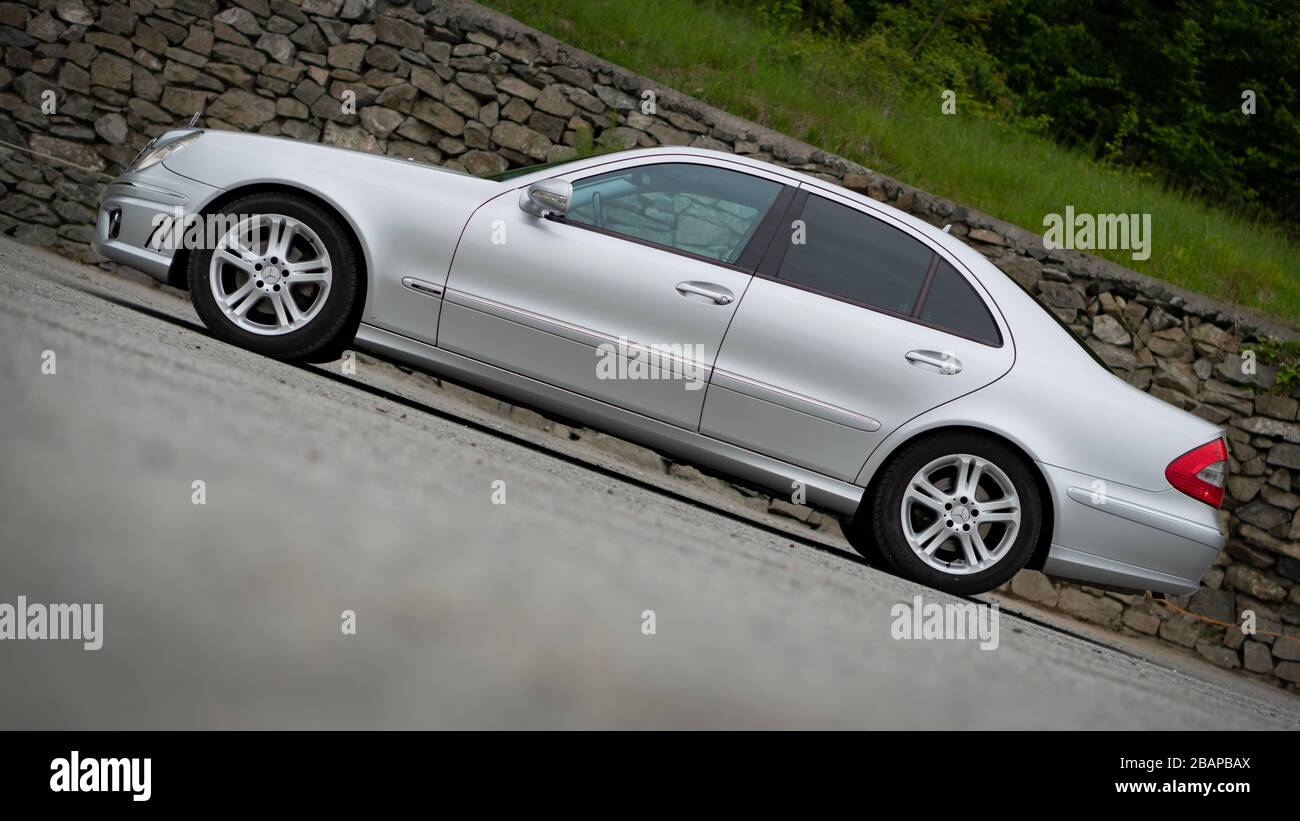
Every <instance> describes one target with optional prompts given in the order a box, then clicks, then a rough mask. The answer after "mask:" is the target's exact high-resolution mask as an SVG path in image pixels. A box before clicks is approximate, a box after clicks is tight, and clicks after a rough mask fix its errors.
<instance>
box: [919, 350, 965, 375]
mask: <svg viewBox="0 0 1300 821" xmlns="http://www.w3.org/2000/svg"><path fill="white" fill-rule="evenodd" d="M906 356H907V361H908V362H910V363H912V364H913V365H916V366H917V367H919V368H926V369H934V370H935V371H937V372H938V373H941V374H944V375H952V374H955V373H961V360H960V359H958V358H957V357H956V356H955V355H954V354H953V352H952V351H908V352H907V354H906Z"/></svg>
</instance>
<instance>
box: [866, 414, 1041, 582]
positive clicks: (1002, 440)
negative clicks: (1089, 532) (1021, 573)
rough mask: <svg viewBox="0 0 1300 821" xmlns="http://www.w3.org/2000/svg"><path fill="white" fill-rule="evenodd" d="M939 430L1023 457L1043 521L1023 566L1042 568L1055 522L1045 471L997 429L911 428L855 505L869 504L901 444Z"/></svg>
mask: <svg viewBox="0 0 1300 821" xmlns="http://www.w3.org/2000/svg"><path fill="white" fill-rule="evenodd" d="M943 433H967V434H974V435H976V436H982V437H985V438H987V439H990V440H992V441H995V442H998V443H999V444H1001V445H1003V446H1005V447H1007V448H1008V449H1010V450H1011V451H1012V452H1014V453H1015V454H1017V455H1018V456H1019V457H1020V458H1021V459H1022V460H1023V461H1024V463H1025V466H1026V467H1028V468H1029V475H1030V476H1032V477H1034V483H1035V485H1036V486H1037V488H1038V495H1039V497H1040V498H1041V499H1042V504H1043V510H1042V514H1043V523H1042V527H1041V528H1040V529H1039V533H1038V543H1037V544H1035V545H1034V551H1033V553H1031V554H1030V555H1029V560H1028V561H1026V562H1025V564H1024V566H1025V568H1027V569H1029V570H1042V569H1043V565H1044V564H1045V563H1046V562H1047V554H1048V552H1049V551H1050V550H1051V548H1052V533H1053V532H1054V530H1055V525H1056V509H1055V504H1054V502H1053V500H1052V490H1051V487H1050V486H1049V485H1048V484H1047V477H1046V475H1044V473H1043V470H1042V468H1040V467H1039V466H1038V463H1037V462H1036V461H1035V460H1034V458H1033V456H1031V455H1030V454H1029V452H1028V451H1026V450H1025V449H1024V447H1022V446H1021V445H1020V443H1018V442H1016V441H1015V440H1013V439H1010V438H1009V437H1007V436H1004V435H1003V434H1001V433H998V432H997V431H992V430H989V429H987V428H981V427H977V426H975V425H939V426H936V427H932V428H925V429H923V430H918V431H913V432H912V433H911V434H910V435H909V436H907V437H906V438H903V439H899V440H898V441H897V442H895V443H893V445H892V446H891V447H890V449H889V451H888V453H886V454H884V455H883V458H881V459H880V460H879V462H878V465H877V467H876V469H875V470H874V471H873V472H872V474H871V479H870V481H868V482H867V486H866V490H865V492H863V494H862V502H861V504H860V506H859V509H863V508H864V507H865V506H867V505H869V504H870V503H871V500H872V499H873V498H875V494H876V491H877V490H878V489H879V487H880V479H881V477H882V476H883V475H884V473H885V470H886V469H887V468H888V467H889V465H890V464H891V463H893V461H894V460H895V459H896V458H898V454H899V453H900V452H901V451H902V450H903V448H904V447H906V446H907V445H909V444H911V443H912V442H914V441H916V440H917V439H920V438H921V437H923V436H932V435H934V434H943Z"/></svg>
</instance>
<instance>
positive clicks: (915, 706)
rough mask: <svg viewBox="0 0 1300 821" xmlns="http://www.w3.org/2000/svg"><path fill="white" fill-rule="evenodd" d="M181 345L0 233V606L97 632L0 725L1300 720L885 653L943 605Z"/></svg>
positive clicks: (968, 724)
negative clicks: (67, 606)
mask: <svg viewBox="0 0 1300 821" xmlns="http://www.w3.org/2000/svg"><path fill="white" fill-rule="evenodd" d="M196 323H197V320H196V319H195V317H194V315H193V312H192V311H191V309H190V307H189V304H188V302H187V301H184V300H183V299H182V298H181V297H180V296H179V295H177V294H176V293H175V292H172V291H168V290H164V289H159V288H155V287H151V286H149V285H145V284H143V283H141V282H139V281H133V280H130V279H125V278H122V277H117V276H113V275H110V274H107V273H105V272H103V271H101V270H99V269H95V268H89V267H85V266H81V265H76V264H74V263H71V262H68V261H66V260H64V259H61V258H59V257H56V256H53V255H51V254H48V253H46V252H44V251H40V250H35V249H31V248H27V247H25V246H21V245H18V244H15V243H13V242H12V241H10V240H7V239H0V349H2V350H3V355H2V356H0V603H6V602H7V603H11V604H13V603H16V601H17V597H18V596H20V595H21V596H26V598H27V600H28V601H29V602H45V603H54V602H88V603H101V604H102V605H103V613H104V616H103V621H104V623H103V647H102V648H101V649H99V650H97V651H87V650H84V649H82V645H81V643H80V642H74V641H35V640H26V641H17V640H13V641H0V728H6V729H13V728H191V727H193V728H311V727H330V728H465V727H490V728H506V727H518V728H547V727H630V728H648V727H674V728H703V727H746V728H748V727H781V728H792V727H811V728H850V727H854V728H856V727H871V728H1129V729H1146V728H1175V729H1200V728H1289V729H1296V728H1298V727H1300V702H1297V700H1296V699H1295V697H1294V696H1292V695H1289V694H1287V693H1284V692H1280V691H1277V690H1275V689H1273V688H1269V687H1266V686H1263V685H1258V684H1256V683H1254V682H1250V681H1247V680H1245V679H1242V678H1238V677H1229V676H1227V675H1217V676H1216V675H1212V674H1210V673H1202V672H1199V668H1197V669H1196V670H1193V671H1190V672H1189V671H1186V670H1181V669H1175V667H1176V666H1177V665H1173V664H1170V663H1168V662H1167V661H1166V660H1162V659H1160V658H1156V657H1154V656H1152V657H1149V658H1147V657H1143V656H1142V654H1141V653H1133V652H1124V651H1122V650H1117V649H1112V648H1109V647H1105V646H1102V645H1100V644H1099V643H1098V642H1096V641H1090V640H1087V639H1086V638H1084V637H1081V636H1078V635H1074V634H1071V633H1069V632H1067V631H1062V630H1059V629H1054V628H1053V627H1051V626H1049V625H1044V624H1042V623H1039V622H1036V621H1030V620H1025V619H1022V618H1020V617H1017V616H1015V615H1011V614H1008V613H1005V612H1004V613H1003V614H1002V618H1001V620H1000V631H999V642H998V646H997V648H996V649H993V650H981V649H980V647H979V645H978V643H977V642H973V641H907V640H896V639H894V638H893V637H892V636H891V629H890V628H891V624H892V623H893V620H894V619H893V616H892V615H891V608H892V607H893V606H894V605H896V604H898V603H900V602H903V603H910V602H911V601H912V600H913V599H912V597H913V596H914V595H917V594H921V595H923V596H924V600H925V601H926V602H933V603H940V604H942V603H945V602H955V601H957V600H955V599H952V598H951V597H948V596H945V595H943V594H940V593H937V592H934V591H929V590H926V589H924V588H920V587H918V586H916V585H914V584H912V583H910V582H906V581H903V580H900V579H897V578H895V577H892V576H890V575H887V574H884V573H881V572H879V571H877V570H874V569H872V568H870V567H867V566H865V565H864V564H863V563H861V562H860V561H857V560H855V559H854V558H853V557H852V556H850V555H848V554H846V553H844V552H843V551H840V550H837V549H834V548H827V547H823V546H818V545H814V544H809V543H807V542H806V541H800V540H797V539H792V538H789V537H786V536H784V535H783V534H781V533H780V532H778V531H776V530H774V529H772V528H771V527H763V526H760V525H755V524H751V523H748V522H745V521H741V520H739V519H738V518H737V517H736V516H735V515H730V514H726V513H720V512H717V511H714V510H711V509H709V508H708V507H705V506H701V505H699V504H692V503H690V502H688V501H685V500H683V499H681V498H677V497H674V496H673V495H671V494H667V493H664V492H660V491H659V490H657V489H656V488H654V487H650V486H647V485H646V484H645V483H644V482H640V481H629V480H628V479H625V478H623V477H620V476H618V475H616V471H611V470H601V469H593V468H592V467H589V466H587V465H584V464H582V463H581V461H580V460H577V459H573V458H560V457H557V456H556V455H553V454H550V453H547V452H545V451H544V450H542V449H540V448H538V447H530V446H527V445H526V444H524V443H521V442H519V441H516V440H515V439H514V438H512V437H510V436H503V435H501V434H499V433H497V432H495V431H493V430H490V429H487V428H485V427H484V426H483V425H481V424H467V423H465V422H463V421H461V420H458V419H457V418H455V415H454V414H448V413H445V412H429V411H427V410H424V409H422V408H421V407H420V406H419V405H417V404H413V403H403V402H400V401H396V400H395V399H393V398H392V397H389V396H386V395H383V394H377V393H376V392H375V391H371V390H366V389H364V388H363V387H358V386H356V385H353V384H349V382H348V380H345V379H343V378H329V377H327V376H326V375H325V374H323V373H322V372H321V371H320V370H313V369H312V368H304V367H296V366H292V365H287V364H283V363H279V362H275V361H272V360H269V359H264V358H261V357H258V356H255V355H253V354H250V353H247V352H244V351H242V350H238V349H236V348H232V347H229V346H226V345H224V344H221V343H218V342H216V341H214V340H212V339H210V338H209V337H208V336H207V335H206V334H204V333H203V332H202V331H201V329H199V328H197V327H196ZM47 351H51V352H53V354H54V363H55V366H56V372H55V373H53V374H47V373H43V372H42V364H43V362H46V361H48V360H49V357H48V355H47V354H46V353H45V352H47ZM326 367H328V366H326ZM336 370H337V369H336ZM357 378H358V379H360V380H362V381H363V382H364V381H365V380H366V378H367V375H366V373H365V369H364V368H363V369H362V371H361V372H360V373H359V374H358V375H357ZM195 482H202V483H203V485H202V488H203V492H204V493H205V500H204V501H205V503H204V504H194V495H195V492H196V491H195ZM502 483H504V484H502ZM502 489H504V504H496V503H494V502H499V501H502V500H501V498H500V495H501V491H502ZM494 493H495V495H496V498H495V499H494ZM344 611H352V612H354V613H355V618H356V632H355V635H345V634H344V631H343V629H342V626H343V612H344ZM645 611H653V613H654V628H655V629H654V633H653V634H651V635H647V634H645V632H644V631H643V626H644V624H645V623H646V616H645Z"/></svg>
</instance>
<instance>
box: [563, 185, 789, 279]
mask: <svg viewBox="0 0 1300 821" xmlns="http://www.w3.org/2000/svg"><path fill="white" fill-rule="evenodd" d="M676 164H679V163H676V162H673V161H667V162H663V161H660V162H652V163H644V164H634V165H629V166H627V167H628V168H640V167H643V165H644V166H651V165H676ZM688 164H690V163H688ZM695 164H697V165H705V166H707V167H709V168H717V169H720V170H722V171H727V172H730V173H733V174H745V173H746V172H745V171H742V170H740V169H737V168H726V167H723V166H720V165H711V164H709V163H695ZM614 170H615V171H621V170H623V169H621V168H618V169H614ZM609 173H613V171H601V172H599V173H596V174H587V175H585V176H582V177H578V178H576V179H574V180H572V182H581V181H582V180H586V179H590V178H592V177H599V176H603V175H605V174H609ZM748 176H750V177H753V178H754V179H756V180H766V181H767V182H772V183H775V184H776V185H779V186H781V190H780V191H778V192H777V195H776V199H774V200H773V201H772V205H771V206H769V207H768V209H767V212H766V213H765V214H764V215H763V216H762V217H761V218H760V219H759V221H758V228H756V229H755V230H754V233H753V235H752V236H750V238H749V240H748V241H747V242H746V243H745V247H744V248H742V249H741V251H740V254H739V255H737V257H736V261H735V262H734V263H732V262H723V261H722V260H720V259H714V258H713V257H708V256H705V255H703V254H696V253H694V252H692V251H685V250H683V249H681V248H676V247H674V246H672V245H664V244H663V243H660V242H654V241H652V240H648V239H641V238H640V237H634V236H631V235H629V234H622V233H619V232H618V231H611V230H610V229H608V228H601V227H600V226H597V225H589V224H587V223H585V222H578V221H576V220H571V219H568V218H567V217H564V216H561V215H558V214H552V213H549V212H548V213H547V214H546V216H545V219H548V220H550V221H551V222H557V223H560V224H561V225H570V226H573V227H574V228H582V229H583V230H586V231H594V232H596V233H597V234H603V235H604V236H607V237H613V238H615V239H621V240H624V241H626V242H632V243H635V244H637V245H643V246H645V247H647V248H654V249H656V250H659V251H666V252H668V253H670V254H676V255H677V256H681V257H686V258H687V259H693V260H696V261H698V262H707V263H709V264H710V265H717V266H719V267H721V268H726V269H728V270H730V271H737V272H739V273H742V274H753V273H754V268H755V267H756V265H755V263H754V262H753V260H751V259H750V257H751V256H757V253H756V249H759V248H763V247H766V245H767V244H769V243H770V242H771V240H772V238H773V237H774V236H775V234H776V229H777V228H779V222H778V220H779V219H780V217H779V216H777V215H779V214H781V213H783V212H784V211H785V210H786V208H787V206H788V205H789V202H790V200H791V199H793V198H794V196H795V195H797V194H799V193H801V192H800V191H799V189H797V188H795V187H794V186H792V185H790V184H788V183H784V182H781V181H780V180H776V179H771V178H769V177H766V176H763V175H760V174H748Z"/></svg>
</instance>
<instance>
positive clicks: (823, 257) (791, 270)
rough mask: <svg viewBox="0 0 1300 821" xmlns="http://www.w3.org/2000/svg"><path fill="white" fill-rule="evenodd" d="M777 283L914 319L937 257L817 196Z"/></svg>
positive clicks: (796, 232)
mask: <svg viewBox="0 0 1300 821" xmlns="http://www.w3.org/2000/svg"><path fill="white" fill-rule="evenodd" d="M799 220H801V221H802V224H798V223H796V224H795V225H793V226H792V228H791V239H790V242H789V244H788V247H787V249H786V252H785V257H784V259H782V261H781V266H780V268H779V269H778V271H777V275H776V276H777V279H780V280H785V281H788V282H790V283H792V284H797V285H802V286H805V287H808V288H813V289H815V290H818V291H823V292H825V293H828V294H831V295H833V296H839V297H843V298H845V299H848V300H851V301H853V302H857V303H861V304H863V305H870V306H874V307H877V308H884V309H886V310H888V311H893V312H895V313H899V314H904V315H910V314H911V313H912V309H913V308H915V307H916V300H917V297H918V296H920V294H921V286H922V285H923V284H924V283H925V275H926V273H927V272H928V271H929V269H930V260H931V258H932V257H933V256H934V252H933V251H931V250H930V249H929V248H927V247H926V246H925V245H923V244H921V243H920V242H917V241H916V240H915V239H913V238H912V237H910V236H908V235H907V234H905V233H904V232H902V231H899V230H898V229H897V228H892V227H890V226H889V225H887V224H885V223H884V222H881V221H880V220H878V219H875V218H874V217H871V216H869V215H867V214H864V213H862V212H861V211H858V210H855V209H853V208H849V207H848V206H846V205H840V204H839V203H837V202H832V201H831V200H828V199H825V198H823V197H819V196H816V195H811V196H809V197H808V202H807V204H806V205H805V206H804V209H803V211H802V213H801V214H800V215H799Z"/></svg>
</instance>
